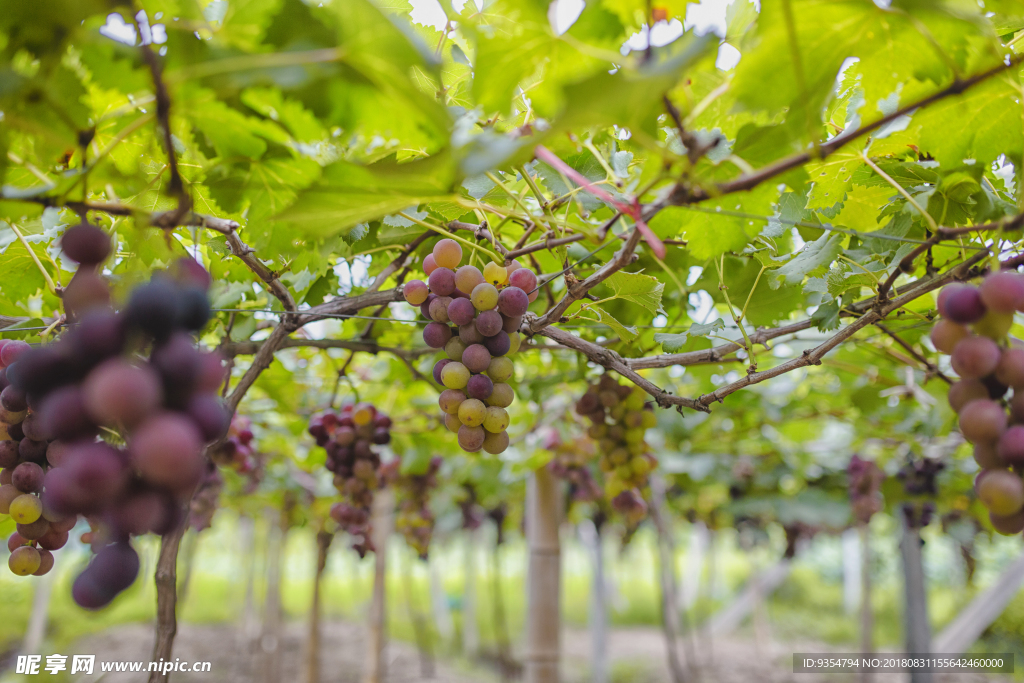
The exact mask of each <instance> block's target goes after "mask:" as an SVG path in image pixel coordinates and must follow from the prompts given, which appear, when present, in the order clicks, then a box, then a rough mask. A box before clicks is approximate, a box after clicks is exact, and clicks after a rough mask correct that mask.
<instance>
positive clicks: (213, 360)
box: [4, 224, 228, 609]
mask: <svg viewBox="0 0 1024 683" xmlns="http://www.w3.org/2000/svg"><path fill="white" fill-rule="evenodd" d="M97 231H98V233H97ZM99 236H102V238H103V239H104V240H107V247H106V250H101V249H98V248H97V243H98V241H99V240H98V237H99ZM62 245H63V248H64V250H65V253H66V254H67V255H68V256H69V257H71V258H72V259H74V260H77V261H79V262H80V263H81V267H80V268H79V271H78V272H77V273H76V275H75V278H73V280H72V283H71V284H69V286H68V290H66V291H65V295H67V293H68V292H69V291H71V289H72V286H73V285H74V284H75V279H77V278H79V277H80V276H88V277H95V278H98V280H99V283H100V284H102V285H103V287H104V288H105V287H106V284H105V281H104V280H103V278H102V276H101V275H100V274H99V271H98V264H99V262H100V261H97V260H96V259H98V258H99V257H100V256H101V254H103V253H109V238H108V237H107V236H106V234H105V233H103V231H102V230H99V228H94V226H91V225H88V224H82V225H79V226H75V227H74V228H71V229H69V230H68V231H67V233H65V235H64V238H63V242H62ZM83 245H85V246H83ZM86 247H89V248H86ZM101 260H102V259H101ZM209 285H210V276H209V274H208V273H207V272H206V271H205V269H203V268H202V266H200V265H199V264H198V263H197V262H196V261H194V260H193V259H191V258H184V259H181V260H179V261H177V262H175V263H174V264H173V266H172V268H171V269H170V270H169V271H167V272H163V273H157V274H156V275H154V277H153V279H152V280H151V281H150V282H148V283H146V284H143V285H141V286H139V287H137V288H135V289H134V290H133V291H132V293H131V295H130V297H129V300H128V302H127V304H126V305H125V306H124V307H123V308H121V310H119V311H115V310H114V309H113V308H112V307H111V305H110V297H109V292H108V293H107V295H106V296H105V297H104V296H99V295H98V294H97V296H94V297H92V298H91V299H88V298H86V297H77V298H75V300H74V302H73V303H74V306H73V307H71V308H67V309H66V310H68V313H69V318H70V319H73V320H75V321H76V322H75V324H74V325H73V326H72V328H71V329H70V330H69V331H68V332H66V333H65V334H64V335H62V337H61V338H60V339H59V340H58V341H56V342H54V343H51V344H47V345H44V346H40V347H38V348H33V349H31V350H28V351H23V352H22V353H20V355H18V356H17V358H16V359H14V361H13V362H12V363H10V364H9V365H8V366H7V368H6V378H7V380H8V381H9V383H10V386H9V387H8V389H9V390H11V391H14V392H18V394H19V395H20V396H22V397H24V401H25V404H26V406H27V407H28V409H29V410H30V411H31V412H30V413H29V414H28V415H27V416H25V417H23V418H21V420H20V426H21V431H22V432H23V433H24V435H25V436H26V437H27V438H28V439H29V442H30V444H32V445H31V446H30V447H29V448H30V449H32V448H38V449H39V450H40V454H39V455H35V456H33V458H32V459H34V460H39V459H41V458H44V457H45V459H46V461H47V462H49V464H50V465H52V467H51V468H50V469H49V470H48V471H47V472H46V474H45V477H44V478H43V486H42V507H43V509H46V510H52V511H53V512H54V513H56V514H59V515H65V516H69V517H70V516H74V515H84V516H86V518H87V519H89V521H90V524H91V525H92V526H93V528H94V530H95V531H94V533H93V535H92V542H93V546H94V548H97V550H98V552H97V554H96V557H94V558H93V560H92V562H91V563H90V564H89V565H88V567H86V569H85V570H84V571H83V572H82V574H80V575H79V576H78V578H77V579H76V581H75V583H74V586H73V589H72V593H73V597H74V599H75V601H76V602H77V603H78V604H79V605H81V606H82V607H86V608H92V609H95V608H99V607H103V606H104V605H107V604H109V603H110V601H111V600H113V599H114V597H115V596H116V595H117V594H118V593H119V592H121V591H122V590H124V589H125V588H127V587H128V586H129V585H131V583H132V582H133V581H134V579H135V575H136V574H137V572H138V557H137V555H136V554H135V551H134V550H133V549H132V547H131V545H130V543H129V538H130V537H131V536H133V535H140V534H145V533H148V532H154V533H159V534H164V533H167V532H169V531H171V530H172V529H173V528H175V526H176V525H177V523H178V522H179V521H180V519H181V514H182V511H183V503H184V501H185V500H187V499H188V498H189V497H190V496H191V495H192V492H193V491H194V490H195V488H196V486H197V485H198V484H199V482H200V480H201V479H202V477H203V474H204V472H205V468H206V463H205V459H204V457H203V447H204V444H206V443H209V442H211V441H214V440H216V439H218V438H219V437H221V436H222V435H223V434H224V432H225V431H226V430H227V427H228V414H227V411H226V409H225V407H224V406H223V404H222V403H221V400H220V397H219V396H218V394H217V388H218V387H219V386H220V385H221V383H222V382H223V380H224V366H223V362H222V359H221V357H220V355H219V354H215V353H205V352H202V351H200V350H199V349H197V348H196V345H195V340H194V338H193V333H195V332H198V331H199V330H200V329H202V327H203V326H204V325H205V324H206V322H207V320H208V319H209V316H210V306H209V301H208V299H207V294H206V291H207V289H208V287H209ZM90 291H93V293H94V294H95V293H96V292H98V291H99V289H98V288H94V290H90ZM83 302H86V303H88V305H86V303H83ZM69 303H71V302H68V301H67V300H66V299H65V305H66V306H67V305H69ZM8 346H9V345H8ZM4 417H6V418H8V419H10V418H11V415H9V414H5V415H4ZM100 436H102V439H100V438H98V437H100ZM47 440H50V441H52V443H49V445H48V446H45V448H44V445H45V443H46V441H47ZM23 442H24V440H23ZM5 447H7V448H10V446H7V445H6V444H5ZM21 448H22V446H21V445H20V444H19V450H21ZM133 558H134V559H133Z"/></svg>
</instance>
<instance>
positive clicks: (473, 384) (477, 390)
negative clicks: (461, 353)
mask: <svg viewBox="0 0 1024 683" xmlns="http://www.w3.org/2000/svg"><path fill="white" fill-rule="evenodd" d="M492 393H494V382H492V381H491V379H490V378H489V377H488V376H487V375H473V376H472V377H470V378H469V383H468V384H466V394H468V395H469V397H470V398H476V399H480V400H481V401H486V400H487V399H488V398H490V397H491V394H492Z"/></svg>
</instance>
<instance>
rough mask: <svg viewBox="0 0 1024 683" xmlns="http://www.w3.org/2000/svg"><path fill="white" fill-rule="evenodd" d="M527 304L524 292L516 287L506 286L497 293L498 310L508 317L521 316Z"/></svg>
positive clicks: (528, 303)
mask: <svg viewBox="0 0 1024 683" xmlns="http://www.w3.org/2000/svg"><path fill="white" fill-rule="evenodd" d="M529 305H530V302H529V300H528V297H527V296H526V292H524V291H523V290H521V289H519V288H518V287H506V288H505V289H503V290H501V294H499V295H498V310H499V311H501V312H502V313H503V314H504V315H507V316H509V317H519V316H522V315H523V314H524V313H526V309H527V307H529Z"/></svg>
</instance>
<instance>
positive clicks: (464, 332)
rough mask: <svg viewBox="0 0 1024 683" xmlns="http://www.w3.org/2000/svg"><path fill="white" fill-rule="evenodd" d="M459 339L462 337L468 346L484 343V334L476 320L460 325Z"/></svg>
mask: <svg viewBox="0 0 1024 683" xmlns="http://www.w3.org/2000/svg"><path fill="white" fill-rule="evenodd" d="M459 339H461V340H462V343H463V344H465V345H466V346H469V345H471V344H483V343H484V336H483V335H482V334H480V331H479V330H478V329H476V323H475V322H472V323H470V324H468V325H462V326H461V327H459Z"/></svg>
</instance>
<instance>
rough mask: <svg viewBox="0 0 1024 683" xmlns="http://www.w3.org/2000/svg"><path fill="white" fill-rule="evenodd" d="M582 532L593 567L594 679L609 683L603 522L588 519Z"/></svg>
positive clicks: (591, 607) (591, 601)
mask: <svg viewBox="0 0 1024 683" xmlns="http://www.w3.org/2000/svg"><path fill="white" fill-rule="evenodd" d="M598 521H600V520H598ZM579 534H580V540H582V541H583V545H584V546H586V548H587V552H588V554H589V555H590V561H591V566H592V567H593V571H592V572H591V576H590V614H589V617H590V619H589V622H590V680H591V681H592V683H608V605H607V594H606V593H607V591H606V589H605V578H604V546H603V543H602V542H601V525H599V524H596V523H594V522H591V521H590V520H584V521H583V523H582V524H581V525H580V528H579Z"/></svg>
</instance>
